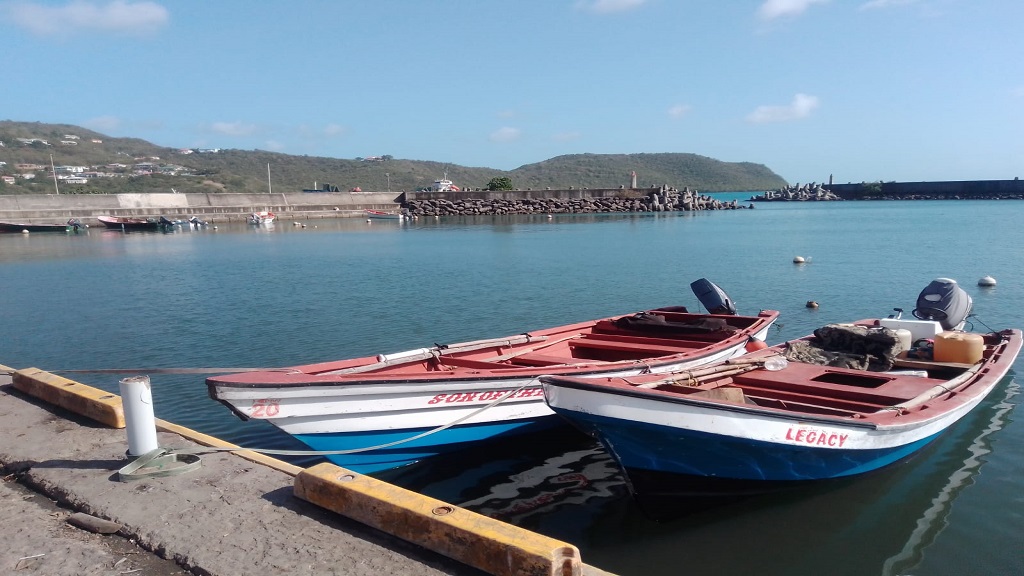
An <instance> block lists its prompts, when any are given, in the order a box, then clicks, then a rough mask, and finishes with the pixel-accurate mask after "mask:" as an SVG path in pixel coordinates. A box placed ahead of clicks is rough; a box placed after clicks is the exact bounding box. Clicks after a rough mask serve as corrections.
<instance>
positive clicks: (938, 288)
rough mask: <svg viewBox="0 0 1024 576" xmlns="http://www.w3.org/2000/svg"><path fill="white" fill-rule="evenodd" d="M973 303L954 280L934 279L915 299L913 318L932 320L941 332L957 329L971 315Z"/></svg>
mask: <svg viewBox="0 0 1024 576" xmlns="http://www.w3.org/2000/svg"><path fill="white" fill-rule="evenodd" d="M973 305H974V302H973V301H972V300H971V296H970V295H969V294H967V292H965V291H964V289H963V288H961V287H960V286H959V285H958V284H957V283H956V280H952V279H950V278H936V279H935V280H932V281H931V283H930V284H928V286H926V287H925V289H924V290H922V291H921V294H920V295H918V297H917V307H916V308H914V317H915V318H918V319H920V320H934V321H936V322H938V323H939V324H940V325H941V326H942V328H943V330H955V329H957V328H959V327H960V326H961V325H962V324H963V323H964V321H965V320H967V316H968V315H969V314H970V313H971V308H972V307H973Z"/></svg>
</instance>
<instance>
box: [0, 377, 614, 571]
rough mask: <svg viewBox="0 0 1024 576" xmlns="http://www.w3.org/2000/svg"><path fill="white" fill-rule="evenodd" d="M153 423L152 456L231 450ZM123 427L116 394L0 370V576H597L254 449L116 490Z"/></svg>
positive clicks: (477, 519)
mask: <svg viewBox="0 0 1024 576" xmlns="http://www.w3.org/2000/svg"><path fill="white" fill-rule="evenodd" d="M156 425H157V429H158V438H159V443H160V446H161V447H173V448H186V447H202V446H230V445H229V444H226V443H224V442H223V441H220V440H218V439H216V438H212V437H209V436H205V435H203V434H201V433H198V432H195V431H192V430H189V429H187V428H183V427H180V426H177V425H175V424H173V423H169V422H165V421H162V420H157V423H156ZM120 426H123V410H122V407H121V404H120V398H119V397H118V396H116V395H114V394H110V393H106V392H104V391H102V390H97V389H95V388H92V387H89V386H86V385H83V384H80V383H77V382H74V381H72V380H68V379H65V378H62V377H60V376H56V375H54V374H50V373H47V372H44V371H42V370H37V369H31V368H30V369H24V370H13V369H10V368H7V367H6V366H0V470H2V474H3V479H4V483H3V484H2V485H0V513H3V515H4V517H5V519H6V520H5V522H6V524H7V525H6V526H5V530H4V533H5V540H6V542H5V546H4V547H3V549H2V550H0V572H3V573H26V574H49V575H57V576H63V575H67V576H70V575H78V574H85V573H88V574H124V573H128V572H127V571H134V570H143V571H142V572H140V573H144V574H157V575H172V574H203V575H211V576H232V575H236V574H237V575H242V574H318V575H319V574H332V575H341V576H349V575H352V576H361V575H367V576H370V575H373V576H379V575H380V574H424V575H431V574H451V575H476V574H508V575H513V574H516V575H518V574H538V575H539V574H550V575H551V576H555V575H558V576H573V575H588V576H598V575H604V574H607V573H605V572H602V571H601V570H599V569H597V568H594V567H591V566H587V565H585V564H583V562H582V560H581V558H580V557H579V551H578V550H577V549H576V547H575V546H572V545H571V544H569V543H565V542H559V541H557V540H554V539H551V538H548V537H546V536H543V535H540V534H536V533H532V532H529V531H526V530H522V529H519V528H517V527H515V526H512V525H508V524H504V523H501V522H498V521H496V520H492V519H490V518H486V517H483V516H480V515H477V514H475V513H472V512H469V511H467V510H464V509H460V508H458V507H456V506H452V505H449V504H446V503H444V502H439V501H437V500H434V499H431V498H427V497H424V496H421V495H418V494H415V493H412V492H409V491H406V490H403V489H401V488H398V487H395V486H391V485H388V484H385V483H383V482H380V481H377V480H375V479H373V478H369V477H364V476H360V475H358V474H354V473H352V472H349V471H346V470H344V469H342V468H338V467H336V466H332V465H330V464H320V465H317V466H315V467H313V468H310V469H309V470H304V469H301V468H298V467H295V466H292V465H290V464H287V463H285V462H281V461H279V460H276V459H273V458H269V457H267V456H264V455H261V454H257V453H255V452H251V451H245V450H242V451H236V452H209V453H204V454H202V456H201V465H200V466H199V467H198V469H194V470H190V471H188V472H185V473H183V474H180V475H173V476H156V477H146V478H140V479H137V480H130V481H122V479H123V476H122V475H121V474H119V470H121V469H122V468H123V467H124V466H125V465H127V464H128V463H129V460H128V459H127V457H126V455H125V454H126V450H127V439H126V432H125V430H124V429H123V428H120ZM40 495H42V496H43V497H45V499H46V500H42V499H41V497H40ZM33 499H35V500H41V502H40V503H38V504H37V503H33ZM53 502H55V503H56V504H57V506H58V507H55V506H54V505H53ZM76 512H77V513H81V514H82V515H83V516H84V517H86V518H89V517H95V520H96V522H97V523H103V521H107V523H109V522H112V523H114V524H115V525H116V526H119V528H118V529H117V532H116V533H114V534H109V535H100V534H93V533H91V532H86V531H84V530H81V529H80V528H76V527H73V526H71V525H70V524H68V523H67V522H66V520H68V518H69V517H70V516H71V515H72V514H73V513H76Z"/></svg>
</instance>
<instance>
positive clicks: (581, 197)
mask: <svg viewBox="0 0 1024 576" xmlns="http://www.w3.org/2000/svg"><path fill="white" fill-rule="evenodd" d="M743 207H744V206H742V205H739V204H738V203H737V202H735V201H732V202H722V201H719V200H715V199H714V198H711V197H710V196H706V195H701V194H698V193H697V192H695V191H692V190H690V189H688V188H684V189H683V190H682V191H679V190H676V189H675V188H671V187H668V186H661V187H656V188H639V189H638V188H600V189H568V190H504V191H474V192H402V193H397V192H318V193H295V194H227V193H224V194H213V193H209V194H166V193H153V194H18V195H0V220H2V221H6V222H18V223H41V222H54V221H59V222H64V221H67V220H68V219H69V218H78V219H80V220H82V221H83V222H84V223H86V224H90V225H91V224H94V223H97V221H96V220H95V219H96V217H98V216H136V217H155V216H164V217H167V218H170V219H182V220H187V219H188V218H190V217H192V216H196V217H198V218H200V219H202V220H206V221H208V222H229V221H244V220H245V218H246V217H247V216H248V215H249V214H251V213H252V212H262V211H268V212H273V213H275V214H276V215H277V217H278V218H280V219H283V220H301V219H315V218H339V217H362V216H364V214H365V212H364V211H365V210H386V211H395V212H397V211H402V212H404V213H406V214H408V215H411V216H442V215H479V214H533V213H588V212H665V211H690V210H729V209H736V208H743Z"/></svg>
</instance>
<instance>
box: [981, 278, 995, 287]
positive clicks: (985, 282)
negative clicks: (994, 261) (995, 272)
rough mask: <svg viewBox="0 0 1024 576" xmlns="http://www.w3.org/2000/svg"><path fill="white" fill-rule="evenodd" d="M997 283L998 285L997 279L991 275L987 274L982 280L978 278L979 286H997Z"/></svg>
mask: <svg viewBox="0 0 1024 576" xmlns="http://www.w3.org/2000/svg"><path fill="white" fill-rule="evenodd" d="M995 285H996V279H995V278H993V277H991V276H985V277H984V278H982V279H981V280H978V286H985V287H990V286H995Z"/></svg>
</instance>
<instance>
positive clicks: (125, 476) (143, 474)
mask: <svg viewBox="0 0 1024 576" xmlns="http://www.w3.org/2000/svg"><path fill="white" fill-rule="evenodd" d="M201 465H202V460H200V458H199V456H194V455H191V454H184V453H173V451H170V450H167V449H164V448H157V449H155V450H150V451H149V452H146V453H145V454H143V455H142V456H139V457H138V458H136V459H135V460H133V461H132V462H131V463H129V464H128V465H127V466H125V467H124V468H121V469H120V470H118V471H117V479H118V480H120V481H121V482H128V481H129V480H142V479H144V478H166V477H168V476H177V475H179V474H184V473H186V472H191V471H193V470H198V469H199V467H200V466H201Z"/></svg>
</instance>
